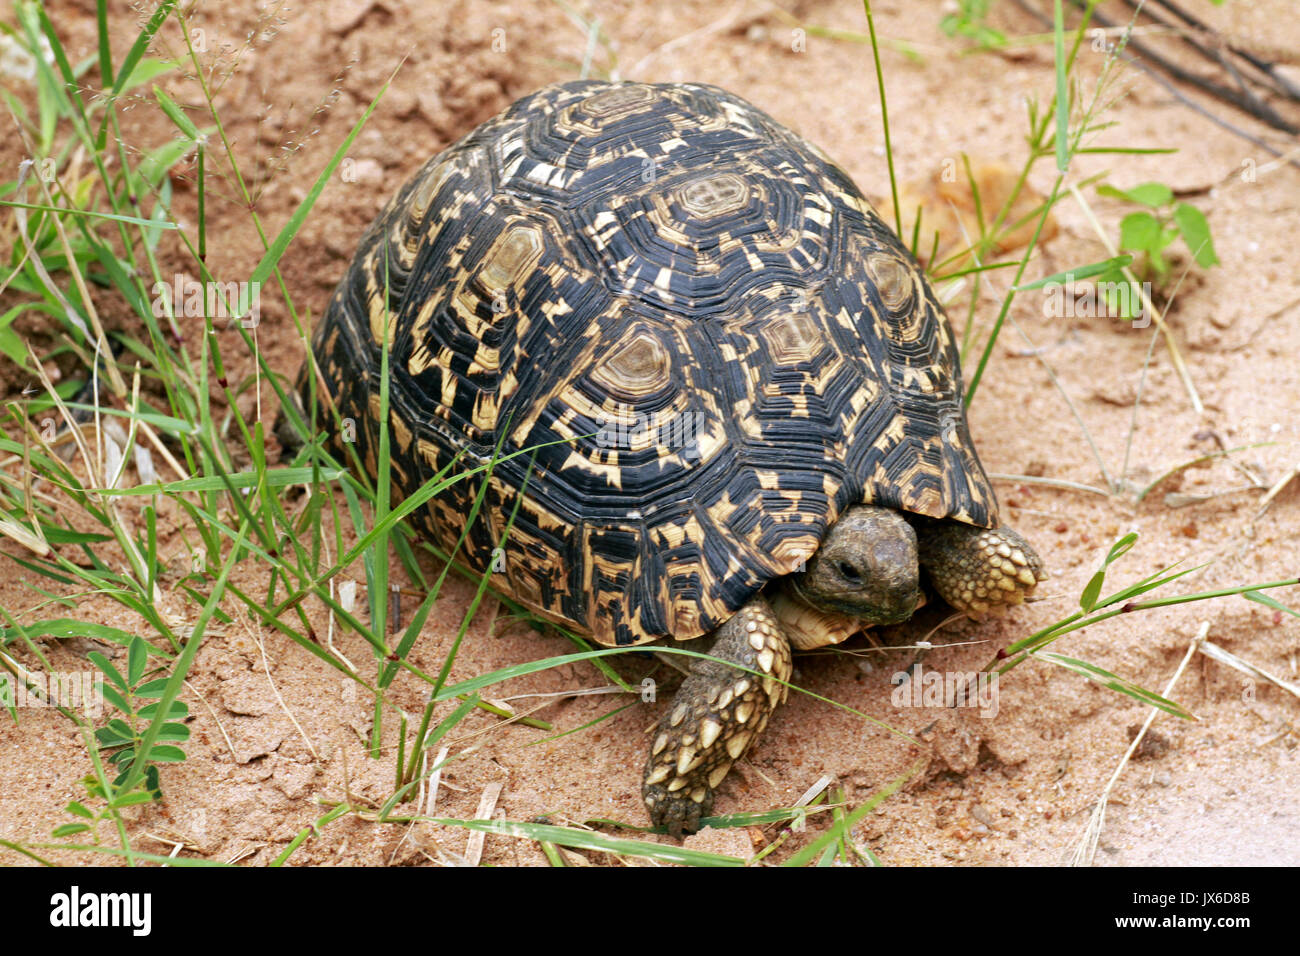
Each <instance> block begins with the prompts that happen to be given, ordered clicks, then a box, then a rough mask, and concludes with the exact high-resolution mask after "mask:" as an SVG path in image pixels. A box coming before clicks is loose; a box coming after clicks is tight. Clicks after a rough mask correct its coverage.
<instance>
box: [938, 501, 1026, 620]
mask: <svg viewBox="0 0 1300 956" xmlns="http://www.w3.org/2000/svg"><path fill="white" fill-rule="evenodd" d="M917 539H918V541H919V543H920V560H921V567H922V569H923V570H924V571H925V572H926V575H927V577H929V579H930V584H931V585H933V587H934V589H935V590H936V591H938V592H939V596H940V597H941V598H943V599H944V600H945V601H947V602H948V603H949V604H951V605H952V606H953V607H954V608H956V609H957V610H959V611H962V612H964V613H965V614H967V615H969V616H971V617H982V616H983V615H985V614H986V613H988V612H989V611H992V610H995V609H999V608H1005V607H1007V606H1009V605H1013V604H1019V603H1021V602H1022V601H1023V600H1024V599H1025V598H1026V597H1027V596H1028V595H1029V594H1030V592H1032V591H1033V590H1034V588H1035V587H1037V585H1038V582H1040V581H1043V580H1045V579H1046V578H1047V572H1046V571H1044V570H1043V562H1042V559H1041V558H1039V557H1038V554H1037V552H1035V551H1034V549H1033V548H1032V547H1030V546H1029V542H1028V541H1026V540H1025V539H1024V538H1022V537H1021V536H1020V535H1019V534H1018V533H1017V532H1015V531H1012V530H1011V529H1010V528H974V527H971V526H970V525H968V524H961V523H960V522H957V521H934V522H926V523H925V524H923V525H922V526H921V527H918V528H917Z"/></svg>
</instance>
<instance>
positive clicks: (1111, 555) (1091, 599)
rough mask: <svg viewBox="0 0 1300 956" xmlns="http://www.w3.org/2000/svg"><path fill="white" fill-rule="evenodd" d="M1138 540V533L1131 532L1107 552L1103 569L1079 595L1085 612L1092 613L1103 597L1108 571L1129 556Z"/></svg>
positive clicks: (1102, 564)
mask: <svg viewBox="0 0 1300 956" xmlns="http://www.w3.org/2000/svg"><path fill="white" fill-rule="evenodd" d="M1137 539H1138V536H1137V532H1136V531H1130V532H1129V533H1128V534H1126V535H1124V537H1122V538H1120V539H1119V540H1118V541H1116V542H1115V543H1114V544H1112V545H1111V546H1110V550H1109V551H1108V552H1106V558H1105V560H1103V561H1102V563H1101V568H1100V569H1099V570H1098V571H1097V573H1096V574H1094V575H1093V576H1092V578H1091V580H1089V581H1088V584H1087V586H1086V587H1085V588H1084V589H1083V593H1082V594H1081V595H1079V606H1080V607H1081V608H1083V609H1084V610H1085V611H1091V610H1092V609H1093V608H1094V607H1096V606H1097V598H1098V597H1099V596H1100V595H1101V589H1102V586H1103V585H1104V584H1105V583H1106V569H1107V568H1109V567H1110V566H1111V564H1113V563H1114V562H1115V561H1117V560H1119V559H1120V558H1122V557H1124V555H1126V554H1128V552H1129V550H1130V549H1131V548H1132V547H1133V545H1135V544H1137Z"/></svg>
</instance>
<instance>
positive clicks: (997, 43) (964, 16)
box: [939, 0, 1007, 50]
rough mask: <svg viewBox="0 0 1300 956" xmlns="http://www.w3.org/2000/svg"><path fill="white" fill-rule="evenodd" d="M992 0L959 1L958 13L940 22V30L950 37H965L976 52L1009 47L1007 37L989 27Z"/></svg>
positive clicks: (949, 15) (951, 14)
mask: <svg viewBox="0 0 1300 956" xmlns="http://www.w3.org/2000/svg"><path fill="white" fill-rule="evenodd" d="M989 3H990V0H958V2H957V12H956V13H949V14H947V15H946V16H945V17H944V18H943V19H942V20H941V21H939V29H941V30H942V31H943V32H944V33H945V34H946V35H947V36H950V37H965V38H966V39H968V40H970V41H971V43H973V44H974V47H975V49H976V50H993V49H997V48H999V47H1004V46H1006V45H1007V36H1006V34H1005V33H1003V32H1002V31H1001V30H995V29H993V28H992V27H991V26H989V25H988V22H987V21H988V16H989Z"/></svg>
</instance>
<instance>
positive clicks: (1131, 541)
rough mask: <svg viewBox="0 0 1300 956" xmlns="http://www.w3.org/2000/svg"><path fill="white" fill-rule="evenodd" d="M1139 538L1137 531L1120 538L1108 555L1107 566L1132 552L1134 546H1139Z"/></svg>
mask: <svg viewBox="0 0 1300 956" xmlns="http://www.w3.org/2000/svg"><path fill="white" fill-rule="evenodd" d="M1137 540H1138V536H1137V532H1136V531H1130V532H1129V533H1128V534H1126V535H1124V537H1122V538H1120V539H1119V540H1118V541H1116V542H1115V543H1114V544H1113V545H1111V547H1110V551H1109V552H1108V553H1107V554H1106V564H1107V565H1110V564H1112V563H1114V562H1115V561H1117V560H1119V559H1120V558H1122V557H1124V555H1126V554H1128V553H1129V551H1131V550H1132V548H1133V545H1135V544H1137Z"/></svg>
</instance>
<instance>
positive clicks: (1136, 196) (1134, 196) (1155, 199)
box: [1125, 183, 1174, 209]
mask: <svg viewBox="0 0 1300 956" xmlns="http://www.w3.org/2000/svg"><path fill="white" fill-rule="evenodd" d="M1125 196H1126V197H1127V198H1128V200H1129V201H1130V202H1135V203H1138V204H1140V205H1143V206H1150V207H1151V208H1152V209H1159V208H1160V207H1161V206H1167V205H1169V203H1171V202H1172V201H1173V198H1174V191H1173V190H1172V189H1170V188H1169V187H1168V186H1166V185H1165V184H1164V183H1143V184H1142V185H1140V186H1134V187H1133V188H1132V189H1130V190H1128V191H1127V192H1126V193H1125Z"/></svg>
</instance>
